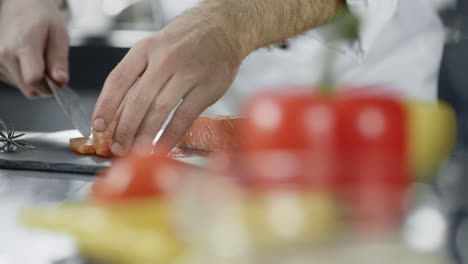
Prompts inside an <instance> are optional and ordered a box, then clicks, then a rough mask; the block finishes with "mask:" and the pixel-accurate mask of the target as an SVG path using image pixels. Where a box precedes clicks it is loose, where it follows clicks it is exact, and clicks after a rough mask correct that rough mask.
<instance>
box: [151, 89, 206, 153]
mask: <svg viewBox="0 0 468 264" xmlns="http://www.w3.org/2000/svg"><path fill="white" fill-rule="evenodd" d="M199 90H200V89H197V88H195V89H193V90H192V91H190V93H188V94H187V95H186V96H185V98H184V101H183V102H182V104H181V105H180V106H179V108H177V110H176V111H175V113H174V116H173V117H172V119H171V121H170V122H169V124H168V125H167V127H166V129H165V130H164V133H163V134H162V135H161V138H160V139H159V140H158V142H157V144H156V147H155V150H156V151H157V152H158V153H164V154H165V153H167V152H169V151H170V150H172V148H174V147H175V145H177V142H179V140H180V139H181V138H182V137H183V136H184V134H185V132H186V131H187V130H188V129H189V128H190V127H191V126H192V124H193V121H195V119H196V118H197V117H198V116H199V115H200V114H201V113H202V112H203V111H204V110H205V109H206V108H207V107H208V106H210V104H211V103H207V102H205V98H206V96H204V94H202V93H200V91H199Z"/></svg>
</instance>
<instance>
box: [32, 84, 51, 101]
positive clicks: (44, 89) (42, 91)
mask: <svg viewBox="0 0 468 264" xmlns="http://www.w3.org/2000/svg"><path fill="white" fill-rule="evenodd" d="M34 91H35V92H37V93H38V94H39V96H40V97H49V96H52V90H51V89H50V88H49V86H48V85H47V83H46V81H45V80H42V82H41V84H40V85H38V86H36V87H35V89H34Z"/></svg>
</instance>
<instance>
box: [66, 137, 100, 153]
mask: <svg viewBox="0 0 468 264" xmlns="http://www.w3.org/2000/svg"><path fill="white" fill-rule="evenodd" d="M70 148H71V150H72V151H74V152H76V153H79V154H84V155H93V154H96V149H95V148H94V143H93V140H92V139H90V138H89V137H81V138H71V139H70Z"/></svg>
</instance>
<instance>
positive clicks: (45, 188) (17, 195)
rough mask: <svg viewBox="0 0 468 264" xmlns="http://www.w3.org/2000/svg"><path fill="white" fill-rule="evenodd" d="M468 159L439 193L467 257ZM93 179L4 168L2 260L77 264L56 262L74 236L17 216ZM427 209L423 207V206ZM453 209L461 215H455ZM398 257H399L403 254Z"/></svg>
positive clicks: (83, 188) (72, 195)
mask: <svg viewBox="0 0 468 264" xmlns="http://www.w3.org/2000/svg"><path fill="white" fill-rule="evenodd" d="M467 160H468V155H465V154H463V155H459V156H456V157H455V158H453V159H452V161H451V162H450V163H449V164H448V166H447V167H446V169H445V170H444V171H442V173H441V177H439V178H440V179H439V181H438V183H437V184H436V185H437V187H438V188H437V189H438V193H439V194H440V195H442V196H443V198H444V199H442V200H445V201H444V202H442V204H441V205H442V207H443V208H444V209H445V210H444V211H447V213H448V215H449V216H451V221H448V224H449V226H448V228H449V235H450V238H451V239H449V240H450V241H452V243H453V244H451V245H450V248H451V249H452V250H451V252H450V253H451V254H452V255H459V256H458V257H459V258H460V259H463V260H464V259H468V256H466V253H465V252H466V250H465V249H466V248H467V246H468V241H467V240H466V238H465V237H467V235H466V234H468V228H467V226H468V224H467V223H468V213H466V212H468V211H467V210H466V208H467V207H466V195H464V194H465V193H466V191H464V190H466V188H465V187H463V186H468V185H465V184H463V182H465V183H466V182H468V178H467V177H465V171H466V170H465V169H466V166H468V165H467V164H468V163H467V162H466V161H467ZM92 179H93V177H89V175H80V174H67V173H51V172H37V171H21V170H2V169H0V263H1V264H4V263H5V264H17V263H18V264H29V263H31V264H56V263H73V264H74V263H81V262H79V261H77V262H74V259H73V258H72V259H71V261H70V262H58V261H57V260H61V259H67V258H69V257H71V256H75V255H76V254H77V252H76V247H75V243H74V241H73V239H72V238H71V237H69V236H67V235H62V234H51V233H46V232H39V231H36V230H29V229H27V228H26V227H24V226H22V225H21V224H20V223H19V221H18V214H19V212H20V210H21V208H24V207H31V206H39V205H50V206H54V205H58V204H61V203H63V202H66V201H77V200H81V199H83V198H84V197H86V196H87V194H88V193H89V190H90V187H91V181H92ZM457 182H459V183H458V184H457ZM460 182H461V183H462V184H460ZM455 196H461V197H458V198H455ZM463 198H465V199H463ZM455 200H458V202H456V201H455ZM426 202H429V203H426V205H434V203H433V202H430V200H428V201H426ZM452 206H453V208H450V207H452ZM423 207H424V205H423V206H422V207H421V208H423ZM454 212H455V213H456V215H453V214H454ZM460 212H462V213H463V212H465V213H464V214H463V215H464V216H463V217H460ZM421 220H423V219H421ZM424 222H427V221H426V220H424ZM427 223H429V222H427ZM420 224H422V223H420ZM418 226H420V225H419V224H418ZM421 231H422V230H421ZM426 231H427V230H426ZM426 231H424V233H425V232H426ZM420 235H422V234H421V233H420ZM395 257H396V258H398V254H396V256H395ZM436 263H437V262H436ZM447 263H449V262H447ZM455 263H457V262H455ZM459 263H465V262H459Z"/></svg>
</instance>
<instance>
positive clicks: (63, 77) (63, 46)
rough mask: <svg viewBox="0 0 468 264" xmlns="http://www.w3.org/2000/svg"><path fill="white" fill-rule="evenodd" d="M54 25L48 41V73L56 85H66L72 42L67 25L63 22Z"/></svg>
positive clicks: (58, 21)
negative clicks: (70, 44) (69, 51)
mask: <svg viewBox="0 0 468 264" xmlns="http://www.w3.org/2000/svg"><path fill="white" fill-rule="evenodd" d="M52 23H53V24H52V25H51V26H50V29H49V33H48V39H47V50H46V62H47V72H48V73H49V75H50V77H51V78H52V79H53V80H54V81H55V82H56V83H58V84H59V85H64V84H66V83H67V82H68V81H69V75H68V49H69V42H70V41H69V37H68V32H67V29H66V28H65V23H63V22H62V21H61V20H57V21H56V22H52ZM40 54H42V53H40Z"/></svg>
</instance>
